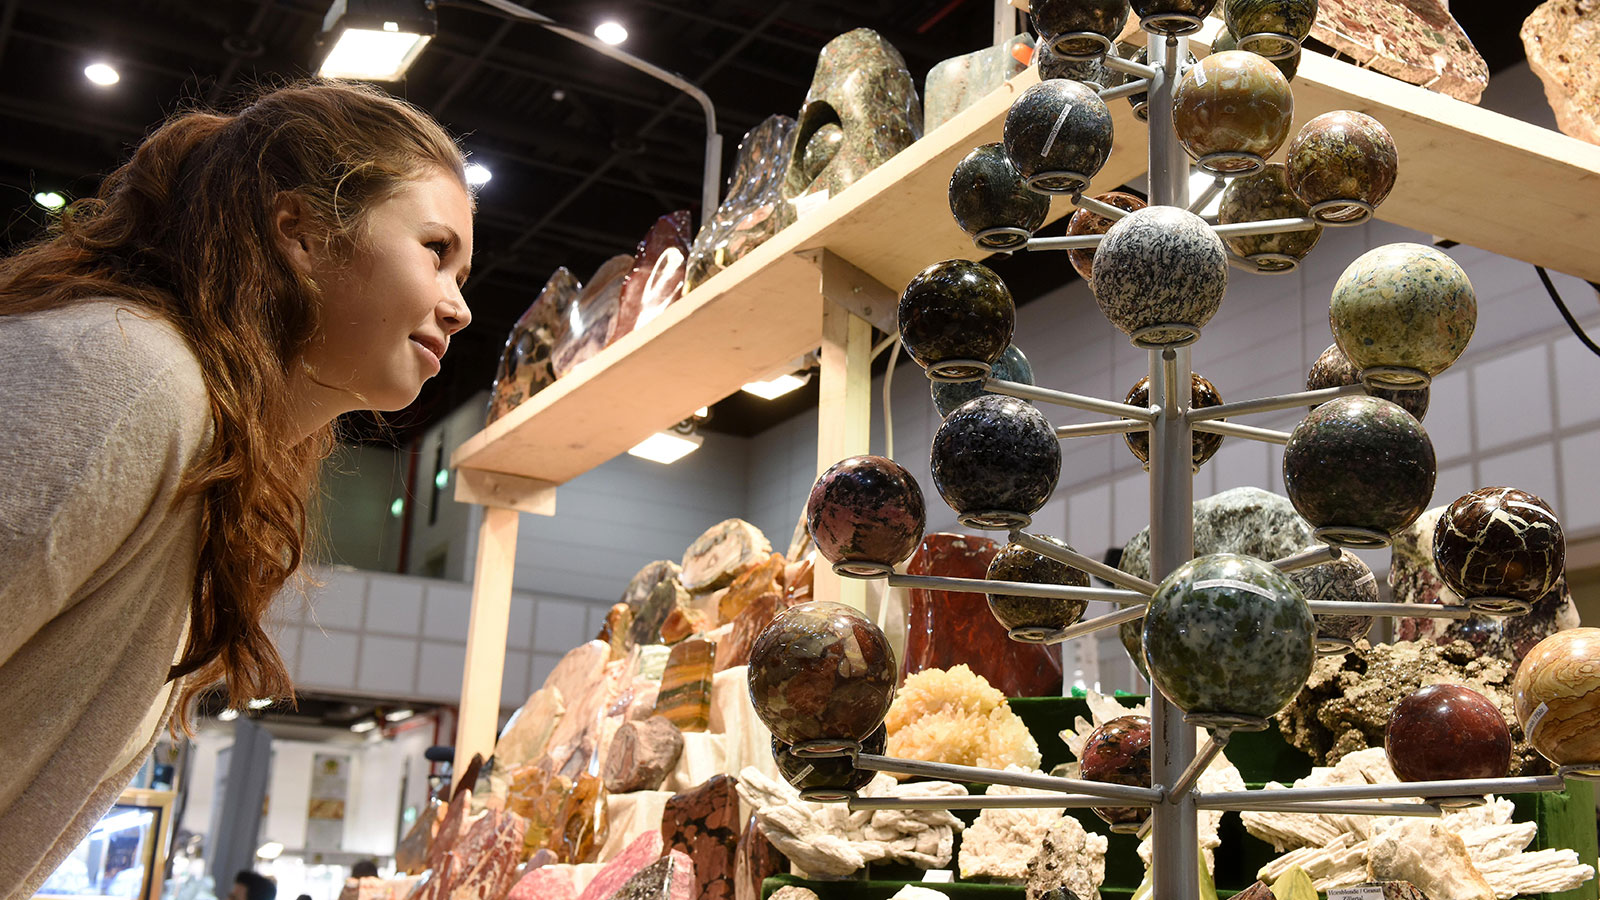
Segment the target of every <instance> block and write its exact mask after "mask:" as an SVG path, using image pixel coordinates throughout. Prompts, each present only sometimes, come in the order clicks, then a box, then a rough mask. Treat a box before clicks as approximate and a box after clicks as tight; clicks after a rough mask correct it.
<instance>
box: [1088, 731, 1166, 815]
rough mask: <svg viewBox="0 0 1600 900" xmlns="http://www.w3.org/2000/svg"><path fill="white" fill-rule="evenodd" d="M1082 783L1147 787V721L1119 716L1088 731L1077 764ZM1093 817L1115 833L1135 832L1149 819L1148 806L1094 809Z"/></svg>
mask: <svg viewBox="0 0 1600 900" xmlns="http://www.w3.org/2000/svg"><path fill="white" fill-rule="evenodd" d="M1080 768H1081V774H1082V776H1083V780H1084V781H1098V782H1101V783H1102V784H1123V785H1128V786H1129V787H1149V786H1150V720H1149V719H1148V718H1146V717H1144V716H1122V717H1120V718H1116V719H1112V720H1111V721H1109V722H1107V723H1105V724H1104V725H1101V726H1100V727H1099V728H1096V729H1095V730H1094V731H1092V732H1090V734H1089V737H1088V738H1087V739H1086V740H1085V741H1084V742H1083V759H1082V760H1081V763H1080ZM1094 814H1095V815H1097V816H1099V817H1100V818H1102V819H1104V820H1105V821H1106V822H1108V823H1110V824H1111V826H1112V827H1113V829H1115V830H1117V831H1126V830H1134V829H1137V828H1138V827H1139V825H1140V823H1142V822H1144V820H1145V819H1146V818H1148V817H1149V816H1150V810H1149V808H1148V807H1139V806H1134V807H1112V808H1104V809H1102V808H1100V807H1095V810H1094Z"/></svg>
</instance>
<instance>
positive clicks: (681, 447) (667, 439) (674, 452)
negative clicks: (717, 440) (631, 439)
mask: <svg viewBox="0 0 1600 900" xmlns="http://www.w3.org/2000/svg"><path fill="white" fill-rule="evenodd" d="M704 442H705V438H703V437H701V436H700V435H698V434H674V433H672V432H670V431H658V432H656V433H655V434H652V435H650V436H649V437H647V438H645V439H644V440H642V441H640V442H639V443H637V444H635V445H634V446H633V448H632V449H630V450H629V451H628V455H629V456H637V457H639V458H640V459H648V460H650V461H651V462H658V463H662V464H663V465H665V464H669V463H675V462H677V461H678V460H680V459H683V458H684V457H685V456H688V455H689V454H691V453H693V452H694V451H696V450H698V449H700V445H701V444H702V443H704Z"/></svg>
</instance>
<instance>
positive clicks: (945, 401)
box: [928, 344, 1033, 417]
mask: <svg viewBox="0 0 1600 900" xmlns="http://www.w3.org/2000/svg"><path fill="white" fill-rule="evenodd" d="M989 377H990V378H996V379H999V380H1000V381H1014V382H1017V383H1018V384H1033V366H1030V365H1028V358H1027V357H1026V356H1023V355H1022V351H1021V350H1019V349H1018V348H1017V345H1016V344H1011V345H1009V346H1007V347H1006V350H1005V352H1004V353H1002V354H1000V358H999V359H997V360H995V361H994V363H993V366H992V367H991V368H990V369H989ZM928 392H929V393H930V394H932V395H933V405H934V406H935V407H936V408H937V409H938V410H939V415H940V416H941V417H943V416H948V415H950V414H951V413H953V412H955V411H956V410H957V409H958V408H960V406H961V404H963V403H965V402H967V401H968V400H971V399H972V398H974V397H977V396H980V395H992V392H991V391H986V390H984V389H983V382H981V381H929V382H928Z"/></svg>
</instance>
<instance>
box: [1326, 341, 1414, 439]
mask: <svg viewBox="0 0 1600 900" xmlns="http://www.w3.org/2000/svg"><path fill="white" fill-rule="evenodd" d="M1360 380H1361V373H1360V372H1358V371H1356V367H1355V366H1352V365H1350V357H1348V356H1345V355H1344V351H1343V350H1340V349H1339V345H1338V344H1329V345H1328V349H1326V350H1324V351H1322V355H1321V356H1318V357H1317V361H1316V362H1314V363H1312V364H1311V371H1310V372H1307V373H1306V390H1308V391H1320V390H1323V389H1325V388H1331V387H1341V386H1343V385H1346V384H1355V383H1356V382H1358V381H1360ZM1367 393H1368V394H1370V395H1371V396H1373V397H1378V398H1381V399H1383V400H1387V401H1389V402H1390V403H1398V404H1400V408H1401V409H1403V410H1405V411H1406V412H1408V413H1411V414H1412V415H1413V416H1415V417H1416V419H1417V421H1418V422H1421V421H1422V417H1423V416H1425V415H1427V414H1428V395H1429V393H1430V392H1429V389H1428V388H1425V387H1424V388H1417V389H1416V390H1409V391H1408V390H1390V389H1388V388H1372V387H1369V388H1367Z"/></svg>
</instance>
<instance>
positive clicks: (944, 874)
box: [922, 869, 956, 884]
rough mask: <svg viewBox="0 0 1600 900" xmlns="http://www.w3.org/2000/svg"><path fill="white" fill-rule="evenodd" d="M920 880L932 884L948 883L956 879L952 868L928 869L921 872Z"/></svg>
mask: <svg viewBox="0 0 1600 900" xmlns="http://www.w3.org/2000/svg"><path fill="white" fill-rule="evenodd" d="M922 880H923V881H925V882H931V883H933V884H950V883H952V882H954V881H955V880H956V873H955V871H954V870H952V869H929V870H928V871H926V872H923V873H922Z"/></svg>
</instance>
